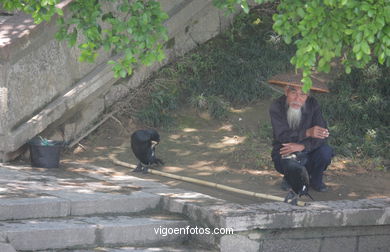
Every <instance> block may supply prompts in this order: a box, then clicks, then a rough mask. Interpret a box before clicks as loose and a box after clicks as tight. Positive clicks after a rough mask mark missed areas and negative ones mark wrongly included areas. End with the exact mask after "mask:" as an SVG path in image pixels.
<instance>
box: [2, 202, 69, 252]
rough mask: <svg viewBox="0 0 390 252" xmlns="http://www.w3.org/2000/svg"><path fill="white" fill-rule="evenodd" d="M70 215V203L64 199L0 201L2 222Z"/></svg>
mask: <svg viewBox="0 0 390 252" xmlns="http://www.w3.org/2000/svg"><path fill="white" fill-rule="evenodd" d="M69 215H70V202H69V201H68V200H64V199H59V198H54V197H41V198H30V199H2V200H1V201H0V220H17V219H30V218H43V217H45V218H47V217H64V216H69ZM0 251H1V250H0Z"/></svg>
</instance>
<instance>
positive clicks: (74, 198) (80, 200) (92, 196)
mask: <svg viewBox="0 0 390 252" xmlns="http://www.w3.org/2000/svg"><path fill="white" fill-rule="evenodd" d="M52 194H53V195H56V196H58V197H59V198H62V199H66V200H68V201H69V202H70V206H71V207H70V208H71V210H70V214H71V215H91V214H103V213H135V212H141V211H145V210H148V209H155V208H156V207H157V206H158V204H159V202H160V197H159V196H158V195H153V194H149V193H145V192H140V191H135V192H132V193H130V194H129V195H121V194H115V193H112V194H110V193H99V192H95V193H77V192H66V191H58V192H52Z"/></svg>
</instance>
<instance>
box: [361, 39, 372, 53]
mask: <svg viewBox="0 0 390 252" xmlns="http://www.w3.org/2000/svg"><path fill="white" fill-rule="evenodd" d="M361 48H362V50H363V52H364V53H365V54H370V53H371V49H370V46H369V45H368V44H367V42H366V41H362V43H361Z"/></svg>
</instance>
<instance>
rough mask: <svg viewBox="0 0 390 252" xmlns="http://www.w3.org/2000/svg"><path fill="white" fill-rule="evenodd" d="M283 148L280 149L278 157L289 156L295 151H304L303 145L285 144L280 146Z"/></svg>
mask: <svg viewBox="0 0 390 252" xmlns="http://www.w3.org/2000/svg"><path fill="white" fill-rule="evenodd" d="M282 145H283V147H282V148H280V155H282V156H284V155H289V154H291V153H293V152H297V151H303V150H304V149H305V146H304V145H303V144H297V143H285V144H282Z"/></svg>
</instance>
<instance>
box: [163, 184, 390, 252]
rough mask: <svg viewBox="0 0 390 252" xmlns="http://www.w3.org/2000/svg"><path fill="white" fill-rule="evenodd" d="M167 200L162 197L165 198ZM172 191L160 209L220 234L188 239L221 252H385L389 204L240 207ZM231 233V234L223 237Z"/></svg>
mask: <svg viewBox="0 0 390 252" xmlns="http://www.w3.org/2000/svg"><path fill="white" fill-rule="evenodd" d="M166 194H167V193H166ZM167 195H168V194H167ZM194 198H195V196H193V197H188V194H185V193H180V192H177V191H175V192H174V193H171V195H170V198H168V199H167V198H164V201H163V208H164V209H165V210H167V211H169V212H172V213H180V214H183V215H184V216H186V217H187V218H189V219H190V221H191V222H192V223H196V224H193V225H197V226H201V227H209V228H210V230H213V228H220V229H221V228H223V230H222V231H224V232H226V233H225V234H214V235H213V234H211V235H196V236H193V237H191V238H192V239H195V240H198V242H199V243H201V244H208V245H209V247H210V248H212V247H214V248H215V249H218V250H219V251H223V252H230V251H232V252H237V251H245V252H252V251H253V252H257V251H264V252H272V251H275V252H284V251H286V252H301V251H305V252H329V251H331V252H346V251H351V252H366V251H367V252H368V251H378V252H379V251H380V252H382V251H383V252H387V251H390V250H389V248H390V199H389V198H373V199H360V200H354V201H351V200H339V201H314V202H309V203H307V205H306V206H304V207H299V206H292V205H290V204H286V203H282V202H268V203H261V202H259V203H257V204H250V205H240V204H234V203H229V202H226V201H223V200H219V199H215V198H211V197H210V196H203V198H202V195H199V196H197V197H196V200H194ZM228 231H233V233H227V232H228Z"/></svg>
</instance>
